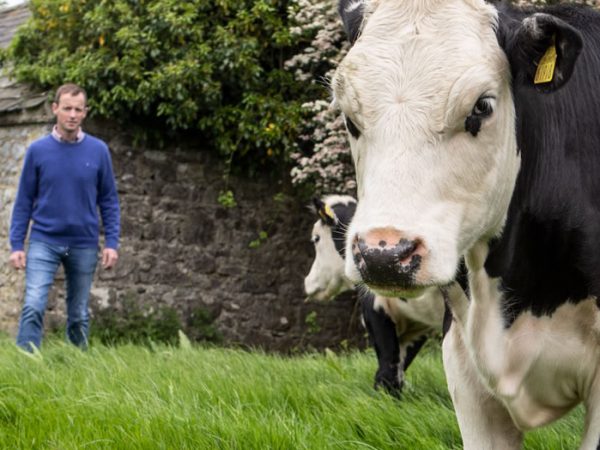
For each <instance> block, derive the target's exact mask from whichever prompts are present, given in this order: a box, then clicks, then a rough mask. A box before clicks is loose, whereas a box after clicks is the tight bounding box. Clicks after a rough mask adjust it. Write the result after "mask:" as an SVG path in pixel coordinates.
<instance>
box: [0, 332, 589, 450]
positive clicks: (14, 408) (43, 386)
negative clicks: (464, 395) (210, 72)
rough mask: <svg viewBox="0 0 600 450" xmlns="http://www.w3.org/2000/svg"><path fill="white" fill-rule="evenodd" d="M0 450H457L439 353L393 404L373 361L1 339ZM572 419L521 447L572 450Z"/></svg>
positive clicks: (576, 430) (423, 360)
mask: <svg viewBox="0 0 600 450" xmlns="http://www.w3.org/2000/svg"><path fill="white" fill-rule="evenodd" d="M0 355H1V356H0V448H2V449H4V448H6V449H61V450H63V449H64V450H67V449H261V450H264V449H285V450H288V449H290V450H291V449H294V450H295V449H344V450H346V449H391V448H394V449H411V450H412V449H427V450H432V449H459V448H461V444H460V436H459V432H458V428H457V424H456V420H455V417H454V413H453V410H452V404H451V402H450V398H449V396H448V393H447V390H446V385H445V380H444V374H443V370H442V366H441V358H440V353H439V350H438V349H437V348H436V347H435V346H430V347H429V348H427V349H426V350H425V351H424V352H423V354H422V355H420V357H419V358H417V360H416V361H415V363H414V365H413V366H412V367H411V370H410V371H409V374H408V379H407V385H406V387H405V391H404V394H403V397H402V400H400V401H398V400H395V399H393V398H391V397H390V396H388V395H386V394H384V393H382V392H376V391H374V390H373V389H372V377H373V372H374V369H375V357H374V355H373V354H371V353H366V354H365V353H350V354H348V355H342V356H339V355H334V354H332V353H329V352H326V353H325V354H308V355H304V356H297V357H281V356H273V355H266V354H264V353H261V352H253V353H248V352H244V351H241V350H226V349H217V348H191V347H190V346H189V345H184V346H183V347H178V348H174V347H167V346H156V347H153V348H148V347H142V346H133V345H125V346H120V347H115V348H109V347H104V346H100V345H93V346H92V347H91V348H90V350H88V351H87V352H80V351H79V350H77V349H75V348H73V347H70V346H68V345H66V344H62V343H59V342H48V343H46V344H45V346H44V347H43V350H42V352H41V353H38V354H35V355H27V354H24V353H22V352H20V351H19V350H17V349H16V348H15V347H14V345H13V343H12V342H11V341H9V340H7V339H2V340H0ZM582 422H583V418H582V412H581V410H577V411H576V412H575V413H573V414H571V416H570V417H567V418H566V419H564V420H563V421H561V422H560V423H558V424H556V425H554V426H553V427H551V428H547V429H544V430H540V431H537V432H535V433H531V434H530V435H529V436H528V437H527V440H526V444H525V448H528V449H548V450H556V449H573V448H576V447H577V443H578V442H579V439H580V434H581V430H582Z"/></svg>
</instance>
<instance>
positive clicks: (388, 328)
mask: <svg viewBox="0 0 600 450" xmlns="http://www.w3.org/2000/svg"><path fill="white" fill-rule="evenodd" d="M374 299H375V298H374V296H373V294H371V293H365V294H362V295H361V306H362V314H363V320H364V321H365V326H366V328H367V332H368V333H369V337H370V339H371V343H372V345H373V347H374V348H375V353H376V354H377V362H378V365H379V367H378V368H377V373H376V374H375V388H376V389H377V388H378V387H380V386H381V387H383V388H385V390H387V391H388V392H389V393H391V394H392V395H395V396H398V395H399V394H400V390H401V389H402V385H401V382H400V378H399V374H398V368H399V364H400V344H399V343H398V336H397V335H396V325H395V324H394V322H392V319H390V317H389V316H388V315H387V314H386V313H385V312H384V311H383V309H382V308H378V309H377V310H375V308H374V307H373V304H374Z"/></svg>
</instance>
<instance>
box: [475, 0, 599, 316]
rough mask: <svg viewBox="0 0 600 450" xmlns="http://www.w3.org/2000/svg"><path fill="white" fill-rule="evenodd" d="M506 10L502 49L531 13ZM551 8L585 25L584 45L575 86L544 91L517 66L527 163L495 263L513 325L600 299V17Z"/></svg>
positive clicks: (490, 264)
mask: <svg viewBox="0 0 600 450" xmlns="http://www.w3.org/2000/svg"><path fill="white" fill-rule="evenodd" d="M499 10H500V26H499V30H498V36H499V42H500V43H501V45H502V43H503V42H505V41H507V40H509V39H510V33H511V27H512V26H514V24H517V23H520V21H521V18H522V17H523V12H522V11H521V10H517V9H513V8H510V7H506V6H501V7H500V8H499ZM541 11H546V12H550V13H552V14H553V15H555V16H558V17H559V18H561V19H562V20H564V21H565V22H567V23H568V24H570V25H571V26H573V27H574V28H576V29H577V30H578V31H579V32H580V33H581V35H582V37H583V40H584V45H583V50H582V53H581V54H580V56H579V58H578V60H577V63H576V66H575V69H574V71H573V73H572V75H571V78H570V80H569V82H568V83H566V84H565V85H564V86H563V87H562V88H560V89H558V90H556V91H554V92H548V93H543V92H540V90H539V89H536V88H535V87H534V86H533V85H531V84H530V83H529V82H527V80H526V79H525V76H524V75H523V74H521V73H519V72H518V71H517V70H515V68H514V67H513V95H514V101H515V109H516V135H517V145H518V149H519V152H520V154H521V158H522V164H521V169H520V172H519V175H518V178H517V181H516V186H515V191H514V193H513V197H512V199H511V204H510V207H509V212H508V219H507V223H506V227H505V230H504V233H503V235H502V237H501V239H499V240H498V242H496V243H495V244H494V245H493V246H492V248H491V252H490V255H489V257H488V260H487V262H486V270H487V271H488V273H489V274H490V276H492V277H501V279H502V287H503V289H504V292H505V296H504V297H505V312H506V315H505V317H506V323H507V326H509V325H510V324H512V322H513V321H514V319H515V318H516V317H517V316H518V315H519V314H520V313H521V312H523V311H525V310H531V311H532V312H533V313H534V314H536V315H545V314H552V313H553V312H554V311H555V310H556V308H558V306H560V305H561V304H563V303H565V302H567V301H570V302H578V301H581V300H582V299H585V298H587V297H588V296H590V295H595V296H598V297H600V276H599V272H598V271H599V269H600V13H598V12H596V11H593V10H591V9H587V8H580V7H574V6H566V5H562V6H555V7H551V8H550V7H549V8H545V9H542V10H541ZM528 12H529V13H530V12H531V11H530V10H528ZM509 60H510V55H509Z"/></svg>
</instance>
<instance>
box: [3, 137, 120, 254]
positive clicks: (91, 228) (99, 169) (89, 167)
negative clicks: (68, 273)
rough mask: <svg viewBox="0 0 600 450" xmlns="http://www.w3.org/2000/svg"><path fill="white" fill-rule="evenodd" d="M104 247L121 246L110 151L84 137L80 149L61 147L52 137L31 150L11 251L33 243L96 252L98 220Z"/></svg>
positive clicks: (17, 204) (13, 225) (14, 216)
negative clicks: (28, 232)
mask: <svg viewBox="0 0 600 450" xmlns="http://www.w3.org/2000/svg"><path fill="white" fill-rule="evenodd" d="M98 208H99V209H100V214H101V216H102V224H103V225H104V235H105V238H106V239H105V240H106V247H107V248H113V249H117V247H118V245H119V229H120V212H119V198H118V196H117V188H116V185H115V177H114V174H113V170H112V162H111V159H110V153H109V151H108V147H107V146H106V144H105V143H104V142H102V141H101V140H100V139H97V138H95V137H93V136H90V135H89V134H86V135H85V137H84V139H83V140H82V141H81V142H78V143H63V142H58V141H57V140H56V139H55V138H54V137H52V135H48V136H46V137H43V138H41V139H39V140H37V141H35V142H33V143H32V144H31V146H30V147H29V149H27V153H26V155H25V163H24V165H23V172H22V173H21V180H20V181H19V191H18V193H17V198H16V201H15V205H14V208H13V214H12V219H11V224H10V245H11V248H12V251H16V250H23V247H24V242H25V237H26V236H27V229H28V227H29V222H30V220H33V224H32V226H31V234H30V239H36V240H39V241H43V242H47V243H50V244H55V245H64V246H69V247H76V248H77V247H79V248H88V247H89V248H91V247H97V246H98V237H99V217H98Z"/></svg>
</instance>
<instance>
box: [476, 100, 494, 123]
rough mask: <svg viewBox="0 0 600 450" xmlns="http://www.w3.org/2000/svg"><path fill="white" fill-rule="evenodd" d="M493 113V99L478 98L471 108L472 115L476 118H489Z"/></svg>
mask: <svg viewBox="0 0 600 450" xmlns="http://www.w3.org/2000/svg"><path fill="white" fill-rule="evenodd" d="M493 112H494V98H493V97H479V100H477V103H475V106H474V107H473V111H472V112H471V114H472V115H474V116H478V117H481V118H483V117H489V116H491V115H492V113H493Z"/></svg>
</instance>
